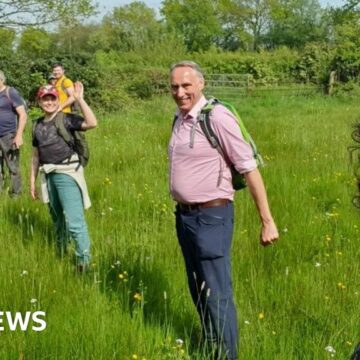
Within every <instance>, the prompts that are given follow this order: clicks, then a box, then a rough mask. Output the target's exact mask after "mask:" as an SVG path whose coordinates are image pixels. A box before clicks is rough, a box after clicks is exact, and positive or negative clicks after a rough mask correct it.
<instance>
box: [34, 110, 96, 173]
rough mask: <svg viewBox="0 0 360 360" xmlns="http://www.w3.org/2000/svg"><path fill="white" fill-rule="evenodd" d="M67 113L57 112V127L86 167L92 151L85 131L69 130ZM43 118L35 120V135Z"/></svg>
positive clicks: (55, 122) (81, 163) (55, 121)
mask: <svg viewBox="0 0 360 360" xmlns="http://www.w3.org/2000/svg"><path fill="white" fill-rule="evenodd" d="M66 115H67V114H65V113H63V112H59V113H57V114H56V116H55V119H54V124H55V127H56V129H57V132H58V134H59V135H60V136H61V137H62V138H63V139H64V140H65V142H66V143H67V144H68V145H69V146H70V148H71V149H72V150H73V151H74V152H76V153H77V154H78V156H79V163H80V164H79V166H80V165H82V167H85V166H86V165H87V164H88V162H89V158H90V151H89V146H88V143H87V141H86V137H85V134H84V131H77V130H75V131H69V130H67V129H66V127H65V123H64V120H65V116H66ZM42 119H43V117H42V118H40V119H38V120H36V121H35V123H34V127H33V136H34V134H35V128H36V125H37V124H38V122H39V121H41V120H42ZM76 170H77V169H76Z"/></svg>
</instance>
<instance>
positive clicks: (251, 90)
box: [205, 74, 322, 100]
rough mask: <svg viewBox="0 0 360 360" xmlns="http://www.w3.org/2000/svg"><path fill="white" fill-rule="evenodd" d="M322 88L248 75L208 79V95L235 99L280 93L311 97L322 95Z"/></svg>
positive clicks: (213, 75)
mask: <svg viewBox="0 0 360 360" xmlns="http://www.w3.org/2000/svg"><path fill="white" fill-rule="evenodd" d="M321 91H322V87H321V86H320V85H319V84H312V83H294V82H289V81H278V80H273V81H270V80H268V81H266V82H264V81H263V80H255V79H254V78H253V77H252V76H251V75H248V74H210V75H208V76H207V79H206V91H205V92H206V94H207V95H209V96H210V95H211V96H215V97H221V98H222V99H230V100H231V99H234V98H238V97H244V96H266V95H268V94H270V93H274V92H278V93H281V94H282V95H289V96H290V95H291V96H294V95H311V94H315V93H320V92H321Z"/></svg>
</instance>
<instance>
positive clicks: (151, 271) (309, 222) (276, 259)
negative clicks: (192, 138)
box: [0, 96, 360, 360]
mask: <svg viewBox="0 0 360 360" xmlns="http://www.w3.org/2000/svg"><path fill="white" fill-rule="evenodd" d="M237 105H238V109H239V111H240V114H242V117H243V119H244V121H245V123H246V124H247V127H248V129H249V130H250V132H251V133H252V134H253V137H254V138H255V141H256V143H257V145H258V147H259V149H260V151H261V153H262V154H263V156H264V158H265V160H266V163H267V165H266V167H265V168H263V169H262V174H263V177H264V180H265V182H266V185H267V190H268V196H269V201H270V204H271V207H272V212H273V215H274V217H275V219H276V222H277V224H278V227H279V230H280V233H281V239H280V240H279V242H278V243H277V245H276V246H273V247H268V248H262V247H261V246H260V245H259V240H258V237H259V219H258V217H257V215H256V211H255V209H254V205H253V202H252V200H251V198H250V196H249V193H248V191H247V190H245V191H244V190H243V191H241V192H239V193H238V194H237V195H236V206H235V207H236V219H235V220H236V226H235V236H234V242H233V249H232V256H233V282H234V291H235V300H236V304H237V308H238V320H239V328H240V335H241V349H240V359H241V360H253V359H259V360H260V359H261V360H273V359H276V360H292V359H294V360H295V359H296V360H298V359H309V360H312V359H330V358H332V357H333V358H337V359H347V358H348V357H349V355H350V354H351V351H352V349H353V347H354V346H355V344H356V343H357V341H358V340H360V311H359V310H360V305H359V302H360V271H359V270H360V266H359V264H360V262H359V260H360V248H359V229H360V223H359V213H358V211H357V210H356V209H355V208H354V207H353V206H352V204H351V198H352V196H353V194H354V193H355V185H354V177H353V175H352V170H351V167H350V163H349V155H348V152H347V146H348V145H350V144H351V138H350V134H351V131H352V129H351V127H352V125H353V124H354V122H355V120H356V119H357V116H358V114H359V106H358V100H357V99H356V100H355V99H354V100H351V99H339V98H324V97H309V98H305V97H267V98H256V99H251V98H248V99H242V100H241V103H239V104H237ZM173 110H174V105H173V103H172V102H171V100H170V99H169V98H168V97H166V96H165V97H159V98H157V99H155V100H153V101H152V102H149V103H147V104H141V105H139V106H138V107H134V108H131V109H129V110H127V111H126V112H123V113H119V114H117V115H113V116H109V117H107V116H104V117H100V118H99V122H100V124H99V127H98V128H97V129H96V130H94V131H92V132H89V134H88V139H89V142H90V145H91V150H92V158H91V160H90V164H89V166H88V168H87V169H86V175H87V181H88V186H89V190H90V194H91V197H92V202H93V207H92V208H91V209H90V210H89V211H88V212H87V220H88V225H89V229H90V234H91V238H92V252H93V263H92V269H91V271H90V272H89V274H86V275H85V276H79V275H77V274H75V273H74V266H73V258H72V256H71V255H69V256H68V257H67V258H65V259H63V260H60V259H58V258H56V256H55V251H54V244H53V243H54V239H53V229H52V223H51V220H50V216H49V213H48V210H47V207H46V206H45V205H43V204H42V203H41V202H39V201H37V202H33V201H31V199H30V196H29V194H28V193H29V186H28V178H29V176H28V174H29V167H30V166H29V165H30V150H31V145H30V144H31V141H30V133H31V130H30V129H31V126H28V128H27V142H26V144H25V146H24V148H23V153H22V155H23V157H22V163H23V175H24V185H25V190H24V196H23V197H21V198H19V199H15V200H12V199H9V198H8V196H6V194H2V195H1V196H0V221H1V223H0V274H1V275H0V311H11V312H16V311H22V312H25V311H36V310H42V311H45V312H46V322H47V328H46V330H45V331H43V332H35V331H32V330H31V328H29V329H28V331H20V330H17V331H14V332H11V331H10V330H9V329H8V327H7V325H6V323H5V320H3V324H0V325H3V327H4V331H0V359H19V358H20V359H24V360H30V359H66V360H68V359H106V360H107V359H120V360H122V359H124V360H126V359H129V360H130V359H146V360H150V359H152V360H163V359H164V360H166V359H169V360H170V359H174V360H175V359H205V356H204V354H203V353H202V351H201V349H199V347H198V346H197V345H198V339H199V322H198V319H197V315H196V313H195V310H194V309H193V305H192V303H191V300H190V296H189V294H188V290H187V284H186V279H185V271H184V265H183V259H182V256H181V254H180V250H179V248H178V244H177V240H176V236H175V231H174V216H173V207H174V204H173V201H172V199H171V197H170V195H169V192H168V186H167V153H166V146H167V142H168V139H169V133H170V130H171V122H172V113H173ZM71 253H72V252H70V254H71ZM176 339H182V340H183V341H184V344H183V345H182V346H180V345H179V344H177V343H176ZM328 346H331V347H332V348H333V349H334V350H335V351H336V352H330V351H328V350H329V348H328V350H326V348H327V347H328Z"/></svg>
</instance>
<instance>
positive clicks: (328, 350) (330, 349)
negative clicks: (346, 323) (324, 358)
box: [325, 345, 336, 354]
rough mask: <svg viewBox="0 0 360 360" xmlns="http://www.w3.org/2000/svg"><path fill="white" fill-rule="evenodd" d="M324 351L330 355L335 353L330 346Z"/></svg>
mask: <svg viewBox="0 0 360 360" xmlns="http://www.w3.org/2000/svg"><path fill="white" fill-rule="evenodd" d="M325 350H326V351H327V352H329V353H330V354H335V353H336V350H335V349H334V348H333V347H332V346H331V345H328V346H327V347H326V348H325Z"/></svg>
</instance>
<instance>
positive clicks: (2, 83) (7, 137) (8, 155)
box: [0, 70, 27, 196]
mask: <svg viewBox="0 0 360 360" xmlns="http://www.w3.org/2000/svg"><path fill="white" fill-rule="evenodd" d="M26 120H27V115H26V109H25V105H24V100H23V98H22V97H21V96H20V95H19V93H18V92H17V90H16V89H14V88H13V87H9V86H7V85H6V77H5V74H4V73H3V72H2V71H1V70H0V190H2V188H3V185H4V173H5V164H6V166H7V168H8V169H9V173H10V178H11V183H12V185H11V189H10V195H11V196H17V195H20V193H21V176H20V161H19V160H20V159H19V157H20V146H21V145H22V144H23V132H24V129H25V124H26Z"/></svg>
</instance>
